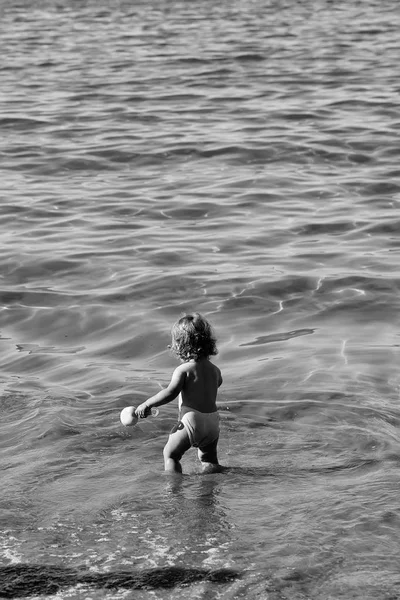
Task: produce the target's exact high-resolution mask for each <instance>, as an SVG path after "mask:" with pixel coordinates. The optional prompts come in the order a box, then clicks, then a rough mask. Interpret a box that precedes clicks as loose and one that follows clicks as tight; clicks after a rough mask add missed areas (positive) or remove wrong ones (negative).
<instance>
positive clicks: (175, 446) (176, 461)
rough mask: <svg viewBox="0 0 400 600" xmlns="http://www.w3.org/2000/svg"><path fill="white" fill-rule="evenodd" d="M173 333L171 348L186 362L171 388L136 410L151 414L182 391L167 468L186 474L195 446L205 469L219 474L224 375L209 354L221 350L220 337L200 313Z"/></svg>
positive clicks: (186, 318)
mask: <svg viewBox="0 0 400 600" xmlns="http://www.w3.org/2000/svg"><path fill="white" fill-rule="evenodd" d="M171 333H172V345H171V350H172V351H173V352H174V353H175V354H176V355H177V356H178V357H179V358H180V359H181V361H182V364H181V365H180V366H179V367H177V368H176V369H175V371H174V372H173V374H172V378H171V381H170V384H169V385H168V387H167V388H165V389H163V390H161V391H160V392H158V394H156V395H155V396H152V397H151V398H149V399H148V400H146V402H143V404H140V406H138V407H137V409H136V411H135V413H136V415H137V416H138V417H141V418H143V417H147V416H148V415H149V414H150V411H151V408H152V407H153V406H161V405H162V404H167V403H168V402H171V400H174V398H176V397H177V396H178V394H180V398H179V422H178V424H177V425H175V427H174V428H173V429H172V431H171V433H170V435H169V438H168V442H167V444H166V445H165V448H164V463H165V470H166V471H172V472H175V473H182V466H181V463H180V460H181V458H182V456H183V454H184V453H185V452H186V451H187V450H188V449H189V448H190V447H191V446H194V447H196V448H198V457H199V459H200V461H201V464H202V470H203V472H208V473H215V472H217V471H219V470H220V467H219V463H218V458H217V444H218V437H219V413H218V411H217V406H216V398H217V391H218V388H219V386H220V385H221V384H222V376H221V371H220V370H219V369H218V367H216V366H215V365H214V364H213V363H212V362H210V360H209V357H210V356H213V355H215V354H217V353H218V350H217V347H216V339H215V337H214V335H213V331H212V329H211V325H210V324H209V323H208V321H207V320H206V319H205V318H204V317H202V316H201V315H199V314H198V313H194V314H193V315H186V316H184V317H182V318H181V319H179V321H177V322H176V323H175V325H174V326H173V328H172V332H171Z"/></svg>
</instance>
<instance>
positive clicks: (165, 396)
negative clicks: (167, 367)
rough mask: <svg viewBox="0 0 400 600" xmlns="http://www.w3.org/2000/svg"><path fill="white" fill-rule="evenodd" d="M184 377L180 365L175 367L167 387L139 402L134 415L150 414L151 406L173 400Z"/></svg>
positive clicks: (141, 416)
mask: <svg viewBox="0 0 400 600" xmlns="http://www.w3.org/2000/svg"><path fill="white" fill-rule="evenodd" d="M185 379H186V373H185V371H183V370H182V369H181V368H180V367H177V368H176V369H175V371H174V372H173V374H172V377H171V381H170V383H169V385H168V387H167V388H165V389H163V390H161V391H160V392H158V394H156V395H155V396H152V397H151V398H148V399H147V400H146V402H143V403H142V404H140V405H139V406H138V407H137V409H136V410H135V414H136V416H137V417H140V418H142V419H143V418H145V417H147V416H148V415H149V414H150V409H151V408H152V407H153V406H161V405H162V404H168V402H171V400H174V399H175V398H176V397H177V396H178V394H180V392H181V391H182V389H183V386H184V384H185Z"/></svg>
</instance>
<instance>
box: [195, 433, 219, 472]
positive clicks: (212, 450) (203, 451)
mask: <svg viewBox="0 0 400 600" xmlns="http://www.w3.org/2000/svg"><path fill="white" fill-rule="evenodd" d="M217 445H218V438H217V439H216V440H214V441H213V442H211V444H207V446H203V447H202V448H199V449H198V451H197V454H198V457H199V460H200V462H201V468H202V470H203V473H218V472H219V471H221V467H220V465H219V462H218V456H217Z"/></svg>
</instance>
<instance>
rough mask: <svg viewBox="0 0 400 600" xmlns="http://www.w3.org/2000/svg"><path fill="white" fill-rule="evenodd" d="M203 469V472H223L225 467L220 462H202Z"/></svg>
mask: <svg viewBox="0 0 400 600" xmlns="http://www.w3.org/2000/svg"><path fill="white" fill-rule="evenodd" d="M201 470H202V472H203V473H221V471H222V470H223V467H221V465H219V464H218V463H208V462H203V463H202V464H201Z"/></svg>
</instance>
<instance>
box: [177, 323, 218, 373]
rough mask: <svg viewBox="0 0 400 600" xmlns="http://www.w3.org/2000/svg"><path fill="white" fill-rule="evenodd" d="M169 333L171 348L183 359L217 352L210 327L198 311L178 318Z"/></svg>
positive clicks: (207, 355)
mask: <svg viewBox="0 0 400 600" xmlns="http://www.w3.org/2000/svg"><path fill="white" fill-rule="evenodd" d="M171 335H172V344H171V350H172V352H174V353H175V354H176V355H177V356H179V358H180V359H182V360H183V361H188V360H193V359H194V360H200V359H201V358H208V357H209V356H213V355H215V354H218V350H217V345H216V344H217V340H216V338H215V336H214V332H213V330H212V327H211V325H210V323H209V322H208V321H207V319H205V318H204V317H202V316H201V315H199V313H193V314H192V315H185V316H184V317H182V318H181V319H179V321H177V322H176V323H175V325H174V326H173V327H172V331H171Z"/></svg>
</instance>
